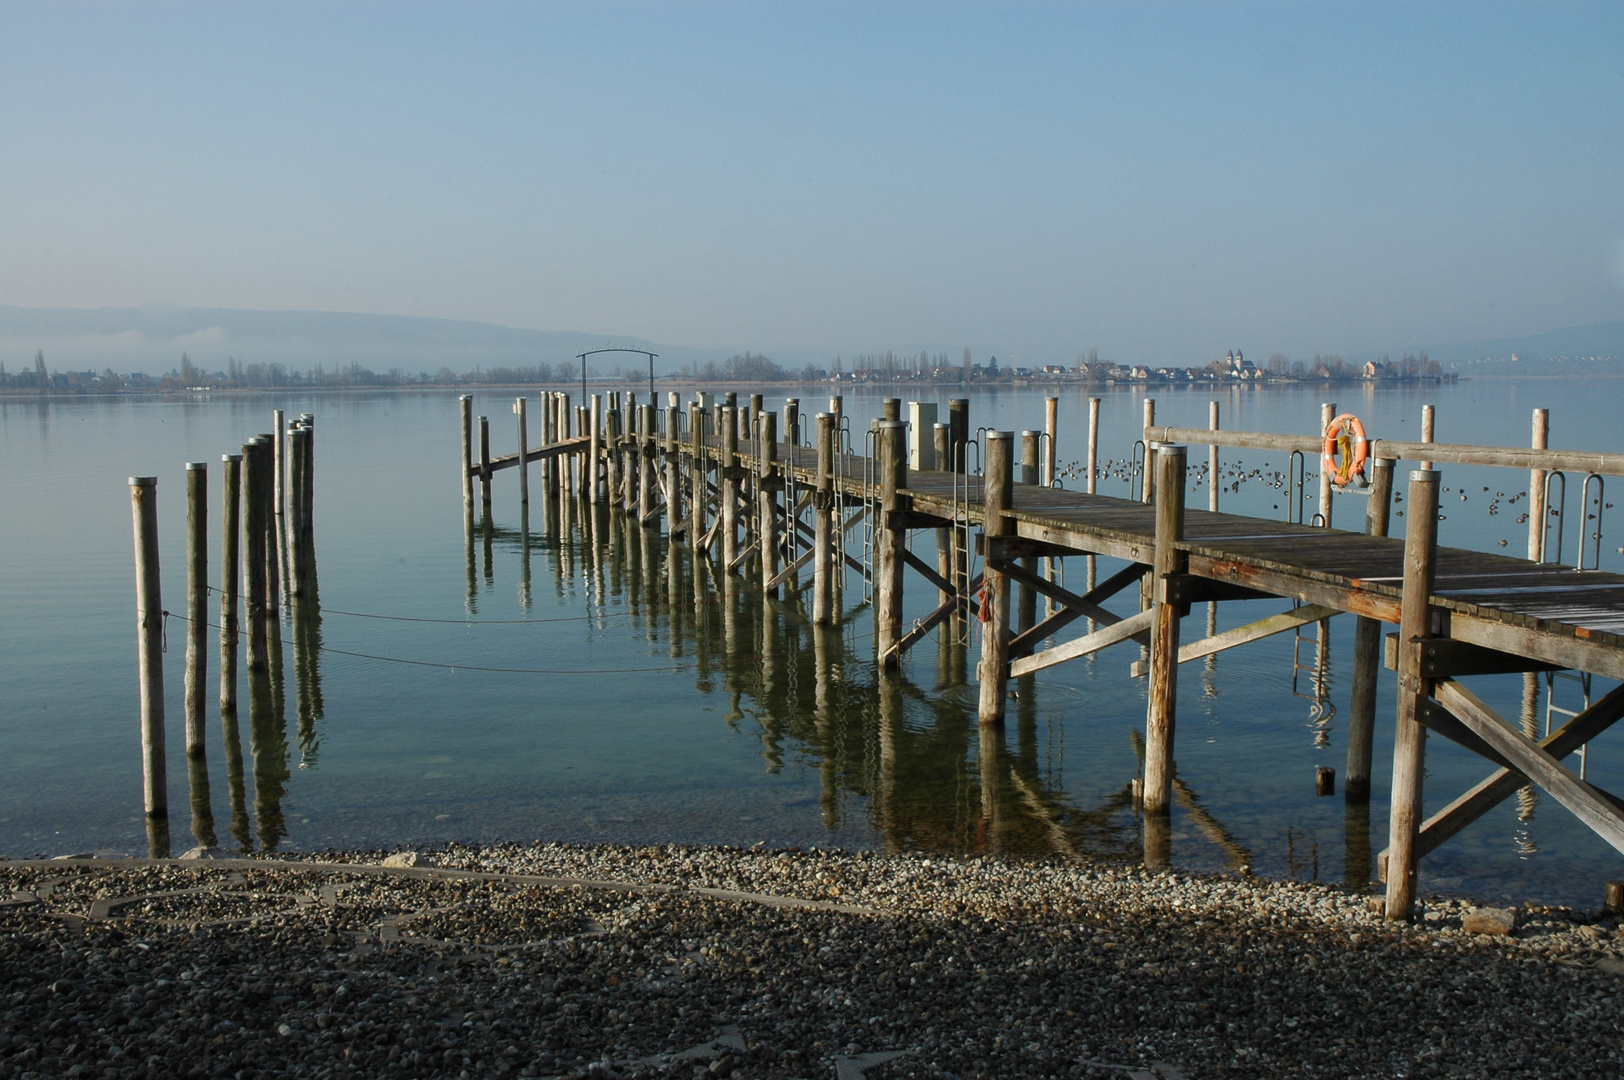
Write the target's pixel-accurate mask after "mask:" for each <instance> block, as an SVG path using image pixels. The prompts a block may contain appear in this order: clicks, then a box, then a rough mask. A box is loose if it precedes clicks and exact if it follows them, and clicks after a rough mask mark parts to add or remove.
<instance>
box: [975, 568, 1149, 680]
mask: <svg viewBox="0 0 1624 1080" xmlns="http://www.w3.org/2000/svg"><path fill="white" fill-rule="evenodd" d="M992 566H993V569H994V570H997V571H999V572H1000V573H1004V574H1008V575H1009V577H1010V578H1011V579H1013V580H1015V581H1018V582H1020V583H1021V584H1023V585H1029V586H1031V587H1032V589H1033V590H1034V591H1036V592H1038V593H1040V594H1042V595H1043V596H1047V597H1049V598H1050V599H1051V600H1055V601H1057V602H1059V603H1061V604H1063V605H1065V609H1066V610H1064V611H1057V612H1055V613H1054V614H1053V615H1050V616H1049V617H1048V618H1046V619H1044V620H1043V621H1042V622H1040V623H1038V624H1037V625H1036V626H1034V627H1032V628H1031V629H1030V630H1028V631H1026V632H1025V633H1023V634H1020V635H1019V636H1017V637H1016V638H1015V639H1014V640H1013V641H1011V642H1010V643H1009V654H1010V656H1011V657H1015V658H1019V657H1023V656H1030V655H1032V650H1034V649H1035V648H1037V643H1038V642H1040V641H1042V640H1043V639H1044V638H1046V637H1049V636H1050V635H1051V634H1053V633H1054V632H1055V631H1056V630H1059V629H1060V628H1061V627H1063V626H1066V625H1068V624H1070V623H1072V622H1074V621H1076V620H1077V619H1080V618H1082V617H1083V616H1084V615H1087V616H1088V617H1089V618H1091V619H1093V620H1094V621H1095V622H1100V623H1104V624H1105V625H1107V626H1113V625H1115V624H1116V623H1118V622H1120V621H1121V616H1119V615H1117V614H1115V613H1114V612H1110V611H1106V610H1105V609H1104V608H1102V607H1100V606H1099V605H1100V603H1101V602H1103V601H1105V600H1108V599H1110V598H1111V597H1112V596H1115V595H1116V594H1117V593H1119V592H1121V591H1122V590H1123V589H1125V588H1127V587H1128V586H1129V585H1132V584H1133V583H1134V582H1136V581H1138V580H1139V579H1140V578H1142V577H1144V576H1145V574H1147V573H1148V572H1149V571H1150V567H1148V566H1145V565H1142V564H1140V563H1134V564H1132V565H1130V566H1129V567H1127V569H1125V570H1118V571H1117V572H1116V573H1115V574H1112V575H1111V576H1110V577H1108V578H1106V579H1105V580H1104V581H1102V582H1100V583H1099V584H1098V585H1096V586H1094V588H1092V589H1090V590H1088V592H1087V593H1086V594H1084V595H1083V596H1077V595H1075V594H1074V593H1071V592H1068V591H1067V590H1065V589H1063V588H1061V587H1060V586H1059V585H1056V584H1055V583H1054V582H1052V581H1049V580H1047V579H1046V578H1042V577H1039V576H1038V575H1036V574H1034V573H1032V572H1031V571H1030V570H1027V569H1026V568H1025V567H1023V566H1021V565H1020V564H1018V563H1012V562H1005V561H998V562H995V563H993V564H992Z"/></svg>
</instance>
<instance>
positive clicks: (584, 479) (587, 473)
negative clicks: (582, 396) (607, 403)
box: [572, 405, 593, 505]
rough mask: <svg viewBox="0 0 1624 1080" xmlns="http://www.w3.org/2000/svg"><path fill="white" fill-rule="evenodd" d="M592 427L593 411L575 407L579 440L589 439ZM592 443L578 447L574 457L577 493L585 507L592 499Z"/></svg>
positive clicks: (585, 407) (584, 406)
mask: <svg viewBox="0 0 1624 1080" xmlns="http://www.w3.org/2000/svg"><path fill="white" fill-rule="evenodd" d="M591 427H592V410H591V409H590V408H588V407H587V406H586V405H577V406H575V431H576V434H577V436H578V437H579V438H588V437H589V434H590V430H591ZM591 446H592V443H591V441H590V439H589V441H588V442H587V443H585V444H584V445H582V446H578V447H576V449H575V453H574V454H573V455H572V456H573V457H574V458H575V493H576V494H577V495H578V496H579V497H580V499H581V502H582V504H583V505H585V504H586V503H588V502H590V501H591V499H592V466H593V462H592V459H591V457H590V455H589V451H590V448H591Z"/></svg>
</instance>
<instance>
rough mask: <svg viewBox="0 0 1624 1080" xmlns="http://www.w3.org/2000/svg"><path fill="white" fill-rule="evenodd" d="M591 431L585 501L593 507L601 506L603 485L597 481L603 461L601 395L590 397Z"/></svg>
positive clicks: (589, 435)
mask: <svg viewBox="0 0 1624 1080" xmlns="http://www.w3.org/2000/svg"><path fill="white" fill-rule="evenodd" d="M590 427H591V430H590V431H588V432H587V435H588V437H589V440H588V445H587V450H586V458H587V501H588V502H590V503H591V504H592V505H593V506H601V505H602V504H603V485H602V483H601V482H600V481H599V478H598V477H599V468H600V465H601V463H602V461H603V395H602V394H593V395H592V417H591V420H590Z"/></svg>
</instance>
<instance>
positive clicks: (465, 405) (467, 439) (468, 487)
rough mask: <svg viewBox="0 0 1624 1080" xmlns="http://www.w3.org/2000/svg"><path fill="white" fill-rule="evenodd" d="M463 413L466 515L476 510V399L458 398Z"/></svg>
mask: <svg viewBox="0 0 1624 1080" xmlns="http://www.w3.org/2000/svg"><path fill="white" fill-rule="evenodd" d="M457 405H458V409H459V411H460V412H461V413H462V506H463V510H464V512H465V513H473V510H474V472H473V469H474V399H473V395H471V394H463V395H461V396H460V397H458V398H457Z"/></svg>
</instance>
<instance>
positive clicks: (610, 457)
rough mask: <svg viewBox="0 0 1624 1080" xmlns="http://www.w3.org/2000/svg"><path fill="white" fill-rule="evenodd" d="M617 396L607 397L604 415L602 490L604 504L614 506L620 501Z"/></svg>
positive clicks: (618, 406) (619, 429) (618, 411)
mask: <svg viewBox="0 0 1624 1080" xmlns="http://www.w3.org/2000/svg"><path fill="white" fill-rule="evenodd" d="M618 397H619V395H618V394H611V395H609V411H608V412H607V413H606V414H605V415H604V421H603V422H604V434H603V473H604V477H603V488H604V502H606V503H608V504H609V505H610V506H614V505H615V503H616V502H617V501H619V499H620V431H621V427H620V403H619V401H617V400H616V399H617V398H618Z"/></svg>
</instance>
